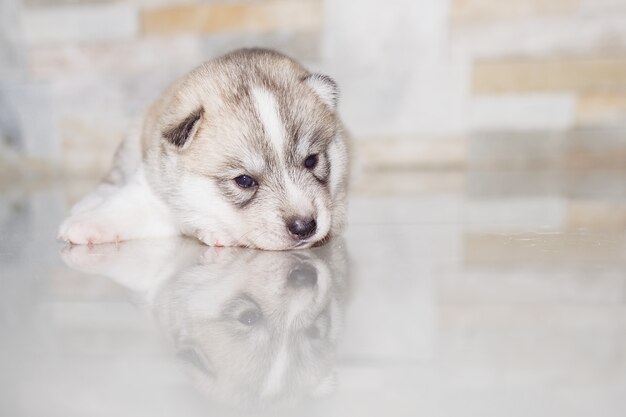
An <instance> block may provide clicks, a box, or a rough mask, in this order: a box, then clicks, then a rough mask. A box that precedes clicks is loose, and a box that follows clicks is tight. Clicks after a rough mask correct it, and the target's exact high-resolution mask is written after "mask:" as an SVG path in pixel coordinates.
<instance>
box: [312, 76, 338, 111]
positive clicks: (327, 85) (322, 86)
mask: <svg viewBox="0 0 626 417" xmlns="http://www.w3.org/2000/svg"><path fill="white" fill-rule="evenodd" d="M306 83H307V84H308V85H309V87H311V88H312V89H313V91H315V93H316V94H317V96H318V97H319V98H320V99H321V100H322V101H323V102H324V104H326V105H327V106H328V107H330V108H331V109H334V108H335V107H337V99H338V96H339V91H338V90H337V85H336V84H335V82H334V81H332V80H331V79H330V78H329V77H327V76H325V75H322V74H311V75H310V76H309V77H307V79H306Z"/></svg>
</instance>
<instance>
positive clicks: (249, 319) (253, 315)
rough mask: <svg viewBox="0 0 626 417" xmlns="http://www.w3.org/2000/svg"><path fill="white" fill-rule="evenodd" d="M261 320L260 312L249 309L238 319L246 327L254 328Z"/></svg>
mask: <svg viewBox="0 0 626 417" xmlns="http://www.w3.org/2000/svg"><path fill="white" fill-rule="evenodd" d="M260 318H261V313H260V312H259V311H258V310H255V309H249V310H246V311H244V312H243V313H241V314H240V315H239V317H237V320H239V323H241V324H243V325H245V326H254V325H255V324H256V322H257V321H259V319H260Z"/></svg>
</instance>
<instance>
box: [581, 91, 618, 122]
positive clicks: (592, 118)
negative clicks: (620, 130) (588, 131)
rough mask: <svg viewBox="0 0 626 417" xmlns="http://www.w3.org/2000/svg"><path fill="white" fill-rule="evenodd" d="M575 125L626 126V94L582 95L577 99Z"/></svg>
mask: <svg viewBox="0 0 626 417" xmlns="http://www.w3.org/2000/svg"><path fill="white" fill-rule="evenodd" d="M576 124H578V125H582V126H590V125H591V126H602V125H624V124H626V94H584V95H582V96H580V97H579V98H578V105H577V107H576Z"/></svg>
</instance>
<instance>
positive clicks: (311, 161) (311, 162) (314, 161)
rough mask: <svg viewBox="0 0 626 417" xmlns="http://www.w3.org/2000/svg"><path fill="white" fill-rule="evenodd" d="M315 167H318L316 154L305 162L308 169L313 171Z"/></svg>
mask: <svg viewBox="0 0 626 417" xmlns="http://www.w3.org/2000/svg"><path fill="white" fill-rule="evenodd" d="M315 165H317V154H316V153H314V154H311V155H309V156H307V157H306V159H305V160H304V166H305V167H306V168H307V169H313V168H315Z"/></svg>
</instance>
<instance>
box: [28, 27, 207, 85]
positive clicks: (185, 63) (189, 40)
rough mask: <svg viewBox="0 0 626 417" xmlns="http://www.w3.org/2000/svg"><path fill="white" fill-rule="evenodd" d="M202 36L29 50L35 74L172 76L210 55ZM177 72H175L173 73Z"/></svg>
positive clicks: (54, 77) (47, 76)
mask: <svg viewBox="0 0 626 417" xmlns="http://www.w3.org/2000/svg"><path fill="white" fill-rule="evenodd" d="M209 58H210V56H208V55H205V54H204V53H203V51H202V48H201V42H200V40H199V39H198V38H196V37H192V36H173V37H158V38H148V39H145V38H144V39H133V40H123V41H108V42H99V43H89V44H85V43H70V42H67V43H63V44H59V45H42V46H34V47H31V48H29V50H28V59H27V66H28V70H29V72H30V74H31V76H32V77H34V78H36V79H46V80H54V81H59V80H61V79H75V78H77V77H78V78H84V77H91V78H96V77H106V78H107V79H111V78H113V77H115V78H117V79H123V78H124V77H128V76H129V75H137V74H141V73H148V74H155V73H156V74H159V73H160V74H163V76H164V77H168V76H169V77H172V78H171V80H173V75H175V74H178V73H183V72H186V71H189V70H191V69H192V68H193V67H195V66H196V65H199V64H200V63H201V62H202V60H203V59H209ZM172 73H174V74H172Z"/></svg>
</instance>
